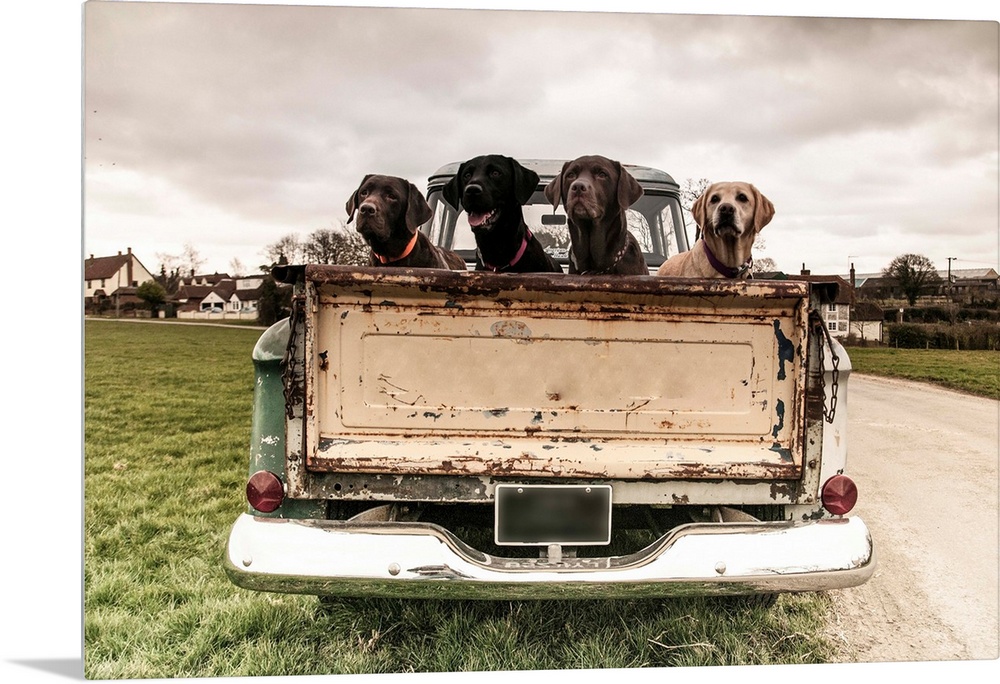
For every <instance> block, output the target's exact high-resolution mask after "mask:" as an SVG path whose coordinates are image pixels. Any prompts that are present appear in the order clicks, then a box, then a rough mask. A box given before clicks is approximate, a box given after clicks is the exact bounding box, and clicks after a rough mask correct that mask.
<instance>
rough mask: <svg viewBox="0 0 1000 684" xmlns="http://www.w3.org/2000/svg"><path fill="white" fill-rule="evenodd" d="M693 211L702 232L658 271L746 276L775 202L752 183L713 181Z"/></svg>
mask: <svg viewBox="0 0 1000 684" xmlns="http://www.w3.org/2000/svg"><path fill="white" fill-rule="evenodd" d="M691 214H692V216H694V220H695V222H696V223H697V224H698V225H699V226H701V232H702V236H701V239H699V240H698V241H697V242H696V243H694V247H692V248H691V249H690V250H689V251H687V252H682V253H681V254H678V255H676V256H673V257H671V258H670V259H668V260H667V261H666V262H664V263H663V265H662V266H660V268H659V270H657V272H656V274H657V275H661V276H680V277H683V278H747V277H749V275H750V268H751V267H752V266H753V257H752V256H751V254H750V250H751V248H752V247H753V242H754V240H755V239H756V237H757V233H759V232H760V231H761V229H762V228H763V227H764V226H766V225H767V224H768V223H769V222H770V221H771V217H772V216H774V205H773V204H771V201H770V200H768V199H767V198H766V197H764V195H762V194H761V193H760V190H758V189H757V188H755V187H754V186H753V185H751V184H750V183H713V184H712V185H710V186H708V189H707V190H706V191H705V192H704V194H702V196H701V197H699V198H698V199H697V200H696V201H695V203H694V206H693V207H691Z"/></svg>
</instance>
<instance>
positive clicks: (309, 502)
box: [224, 161, 875, 599]
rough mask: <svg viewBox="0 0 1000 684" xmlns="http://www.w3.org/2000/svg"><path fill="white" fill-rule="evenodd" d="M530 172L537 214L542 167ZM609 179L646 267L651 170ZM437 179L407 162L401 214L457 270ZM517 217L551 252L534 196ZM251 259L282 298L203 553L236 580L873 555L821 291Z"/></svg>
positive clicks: (826, 573) (701, 585) (583, 594)
mask: <svg viewBox="0 0 1000 684" xmlns="http://www.w3.org/2000/svg"><path fill="white" fill-rule="evenodd" d="M533 164H534V166H535V168H536V169H537V170H538V172H539V175H540V177H541V182H540V184H539V192H538V193H537V202H535V203H536V204H538V205H540V206H541V205H543V204H544V199H542V198H541V189H542V187H544V184H545V183H547V182H548V180H549V179H550V178H551V177H552V175H551V174H552V173H554V172H557V171H558V168H559V165H558V164H557V163H554V162H550V163H545V162H541V161H539V162H533ZM456 168H457V167H456ZM630 170H631V171H632V173H633V175H634V176H635V177H636V178H637V179H638V180H639V181H640V183H641V184H643V185H644V187H645V188H646V195H645V198H644V199H645V200H646V201H645V202H644V204H643V205H637V206H636V207H634V211H635V214H634V216H633V217H631V218H630V226H632V227H633V230H634V232H635V233H636V234H637V237H639V238H640V244H642V245H643V246H644V248H645V249H646V250H648V252H649V254H648V255H647V262H648V263H649V264H650V265H651V266H654V265H656V264H657V263H659V262H660V261H662V260H663V259H664V258H666V257H667V256H669V255H670V254H671V253H673V252H675V251H677V250H683V249H686V248H687V237H686V235H685V233H684V224H683V219H682V217H681V212H680V204H679V202H678V192H677V186H676V183H674V182H673V180H672V179H671V178H670V177H669V176H668V175H667V174H665V173H663V172H660V171H656V170H654V169H641V168H638V167H631V168H630ZM449 172H450V173H454V169H452V168H451V167H445V168H444V169H442V171H441V172H439V173H437V174H435V175H434V176H432V177H431V179H430V183H429V186H428V199H429V201H430V203H431V205H432V207H433V208H434V210H435V211H434V217H433V218H432V219H431V221H430V222H429V223H428V225H426V226H424V227H423V228H422V229H423V230H425V231H427V232H428V233H429V234H430V235H431V236H432V238H433V239H435V240H436V241H437V242H438V243H439V244H443V245H446V246H452V247H457V248H459V249H467V250H469V252H470V253H469V254H467V255H466V258H467V259H469V260H470V261H471V259H470V255H471V250H472V249H473V245H472V244H470V243H469V242H468V239H469V237H468V235H466V234H464V233H463V232H462V225H461V224H462V219H461V215H460V214H459V213H458V212H456V211H455V210H454V209H453V208H451V207H449V206H448V205H447V203H446V202H443V201H442V200H441V198H440V187H441V186H442V185H443V184H444V182H445V181H446V180H447V178H448V177H449ZM525 215H526V217H527V220H528V221H529V222H530V223H532V226H533V227H532V230H533V231H534V232H536V234H539V233H541V234H544V233H545V229H546V228H552V229H553V230H552V235H551V236H550V237H549V239H550V243H549V245H550V248H551V249H552V250H553V252H554V253H557V254H558V250H560V249H564V248H565V245H566V244H567V243H566V241H565V239H564V238H563V237H561V236H559V235H558V230H557V229H558V228H560V227H561V225H560V224H561V222H562V219H561V218H560V217H559V216H558V214H554V212H553V210H552V207H551V205H549V206H548V207H547V209H545V210H544V211H542V210H541V209H539V211H538V212H537V214H536V213H535V212H534V210H533V209H532V210H526V212H525ZM542 216H549V218H546V219H544V220H543V219H542ZM466 229H467V227H466ZM536 229H537V230H536ZM563 230H564V227H563ZM463 240H465V241H466V242H464V243H463ZM561 256H563V257H565V253H563V254H562V255H561ZM473 258H474V257H473ZM274 275H275V277H276V278H277V279H279V280H281V281H283V282H286V283H291V284H293V285H294V288H295V289H294V292H295V294H294V297H293V307H292V314H291V316H290V317H289V318H288V319H285V320H283V321H280V322H279V323H277V324H276V325H274V326H272V327H271V328H270V329H269V330H267V331H266V332H265V333H264V334H263V335H262V336H261V338H260V340H259V341H258V343H257V345H256V348H255V349H254V352H253V363H254V368H255V378H256V387H255V393H254V401H253V423H252V434H251V443H250V467H249V480H248V484H247V500H248V508H247V511H246V512H245V513H242V514H240V515H239V517H238V519H237V520H236V522H235V524H234V525H233V528H232V530H231V532H230V536H229V541H228V545H227V549H226V553H225V561H224V563H225V568H226V571H227V573H228V575H229V577H230V578H231V580H232V581H233V582H234V583H235V584H237V585H239V586H242V587H246V588H250V589H256V590H262V591H277V592H293V593H307V594H316V595H319V596H360V595H368V596H391V597H446V598H503V599H531V598H608V597H658V596H681V595H705V594H731V595H740V594H743V595H764V596H767V595H774V594H776V593H780V592H800V591H819V590H827V589H833V588H843V587H850V586H855V585H858V584H861V583H863V582H865V581H866V580H867V579H868V578H869V577H870V576H871V574H872V572H873V570H874V567H875V556H874V550H873V544H872V539H871V536H870V534H869V531H868V529H867V527H866V526H865V524H864V522H863V521H862V520H861V519H860V518H859V517H857V516H848V515H847V514H848V513H849V512H850V511H851V509H852V507H853V506H854V504H855V501H856V499H857V489H856V487H855V486H854V483H853V482H852V481H851V480H850V479H849V478H848V477H847V476H846V475H845V474H844V470H845V465H846V453H847V434H846V427H847V425H846V422H847V421H846V418H847V416H846V410H845V405H846V399H847V389H848V382H849V375H850V362H849V359H848V357H847V355H846V353H845V352H844V350H843V348H842V347H841V346H840V345H839V344H837V343H836V341H834V340H833V339H831V338H830V337H829V335H828V334H826V328H825V326H824V324H823V322H822V319H821V318H820V317H819V314H818V313H817V310H818V309H819V307H820V306H821V305H822V303H823V302H824V301H827V300H829V299H830V298H831V296H832V294H833V291H832V288H833V287H835V286H834V285H833V284H829V285H826V284H817V283H806V282H797V281H790V280H748V281H728V280H682V279H672V278H659V277H656V276H632V277H620V276H618V277H615V276H576V275H560V274H530V275H508V274H494V273H487V272H473V271H467V272H455V271H440V270H406V269H377V268H369V267H348V266H324V265H307V266H287V267H280V268H277V269H275V272H274Z"/></svg>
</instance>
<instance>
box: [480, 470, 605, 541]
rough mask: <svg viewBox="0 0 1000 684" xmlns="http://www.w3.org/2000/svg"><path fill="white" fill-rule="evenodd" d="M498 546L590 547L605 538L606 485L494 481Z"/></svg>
mask: <svg viewBox="0 0 1000 684" xmlns="http://www.w3.org/2000/svg"><path fill="white" fill-rule="evenodd" d="M495 499H496V531H495V540H496V543H497V544H498V545H500V546H526V545H530V546H547V545H549V544H561V545H565V546H596V545H600V544H608V543H610V542H611V487H610V485H509V484H499V485H497V486H496V496H495Z"/></svg>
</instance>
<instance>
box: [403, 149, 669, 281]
mask: <svg viewBox="0 0 1000 684" xmlns="http://www.w3.org/2000/svg"><path fill="white" fill-rule="evenodd" d="M518 161H519V162H520V164H521V165H522V166H524V167H525V168H527V169H530V170H532V171H534V172H535V173H537V174H538V178H539V182H538V188H537V189H536V190H535V193H534V195H532V197H531V199H530V200H529V201H528V203H527V204H526V205H524V207H523V213H524V220H525V223H526V224H527V225H528V228H529V229H530V230H531V232H532V234H533V235H535V237H537V238H538V239H539V240H540V241H541V243H542V246H543V247H545V251H546V252H548V253H549V256H551V257H553V258H554V259H555V260H556V261H557V262H558V263H559V264H561V265H562V267H563V270H566V269H567V268H568V265H569V230H568V229H567V227H566V213H565V212H566V209H565V208H564V207H563V206H561V205H560V206H559V207H558V208H553V207H552V204H550V203H549V201H548V200H547V199H545V195H544V194H543V191H544V189H545V186H546V185H548V184H549V182H550V181H551V180H552V179H553V178H555V177H556V176H558V175H559V173H560V172H561V171H562V167H563V163H564V162H563V161H562V160H546V159H523V160H522V159H519V160H518ZM459 166H460V164H459V163H457V162H456V163H452V164H446V165H444V166H442V167H441V168H439V169H438V170H437V171H435V172H434V173H433V174H431V176H430V178H429V179H428V181H427V202H428V204H430V206H431V211H432V212H433V216H432V218H431V220H430V221H429V222H428V223H427V224H425V225H424V226H423V227H422V228H421V230H423V231H424V232H425V233H426V234H427V236H428V237H429V238H430V240H431V242H433V243H434V244H436V245H437V246H439V247H444V248H445V249H451V250H454V251H455V252H458V254H460V255H461V256H462V257H463V258H464V259H465V261H466V264H468V265H469V268H474V267H475V263H476V240H475V237H474V236H473V234H472V229H471V228H470V227H469V222H468V219H467V218H466V215H465V213H464V212H461V211H457V210H456V209H455V208H454V207H452V206H451V205H450V204H448V203H447V202H446V201H445V200H444V198H443V197H442V196H441V190H442V188H443V187H444V185H445V184H446V183H447V182H448V181H449V180H451V178H452V177H453V176H454V175H455V174H456V173H457V172H458V167H459ZM623 167H624V168H625V169H626V170H627V171H628V172H629V173H630V174H631V175H632V176H633V177H634V178H635V179H636V181H638V183H639V185H640V186H642V189H643V195H642V197H640V198H639V200H638V201H637V202H636V203H635V204H634V205H632V206H631V207H629V208H628V209H627V210H626V212H625V214H626V218H627V220H628V227H629V231H630V232H631V233H632V234H633V235H634V236H635V238H636V240H637V241H638V242H639V246H640V247H641V248H642V251H643V254H644V255H645V257H646V265H647V266H648V267H649V269H650V271H651V272H655V271H656V269H657V268H658V267H659V265H660V264H662V263H663V262H664V261H665V260H666V259H668V258H670V257H671V256H673V255H675V254H678V253H680V252H685V251H687V250H688V248H689V244H688V237H687V232H686V231H685V228H684V215H683V212H682V211H681V201H680V188H679V186H678V185H677V183H676V181H674V179H673V178H672V177H671V176H670V175H669V174H667V173H665V172H663V171H660V170H659V169H654V168H651V167H648V166H635V165H630V164H624V165H623Z"/></svg>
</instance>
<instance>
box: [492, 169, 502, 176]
mask: <svg viewBox="0 0 1000 684" xmlns="http://www.w3.org/2000/svg"><path fill="white" fill-rule="evenodd" d="M500 176H501V173H500V170H499V169H493V170H491V171H490V178H499V177H500Z"/></svg>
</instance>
